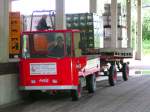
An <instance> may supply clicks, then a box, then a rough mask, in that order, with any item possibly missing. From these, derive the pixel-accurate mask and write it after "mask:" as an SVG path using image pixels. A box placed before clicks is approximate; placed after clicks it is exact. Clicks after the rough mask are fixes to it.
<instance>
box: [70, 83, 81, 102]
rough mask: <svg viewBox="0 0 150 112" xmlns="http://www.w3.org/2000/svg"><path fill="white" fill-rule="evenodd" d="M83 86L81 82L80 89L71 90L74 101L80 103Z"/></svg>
mask: <svg viewBox="0 0 150 112" xmlns="http://www.w3.org/2000/svg"><path fill="white" fill-rule="evenodd" d="M81 92H82V86H81V83H80V82H79V85H78V88H77V89H76V90H71V97H72V101H78V100H79V99H80V98H81Z"/></svg>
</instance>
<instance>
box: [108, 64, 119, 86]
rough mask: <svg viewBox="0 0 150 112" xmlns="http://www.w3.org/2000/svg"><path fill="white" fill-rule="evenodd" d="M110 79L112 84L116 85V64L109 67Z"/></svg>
mask: <svg viewBox="0 0 150 112" xmlns="http://www.w3.org/2000/svg"><path fill="white" fill-rule="evenodd" d="M108 80H109V85H110V86H114V85H115V84H116V82H117V70H116V67H115V65H111V67H110V69H109V76H108Z"/></svg>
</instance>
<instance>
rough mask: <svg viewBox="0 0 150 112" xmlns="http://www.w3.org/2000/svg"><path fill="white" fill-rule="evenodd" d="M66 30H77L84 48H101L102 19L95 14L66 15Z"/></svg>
mask: <svg viewBox="0 0 150 112" xmlns="http://www.w3.org/2000/svg"><path fill="white" fill-rule="evenodd" d="M66 25H67V29H79V30H80V31H81V33H80V34H81V40H82V42H84V44H85V45H84V47H85V48H103V18H102V17H101V16H99V15H97V14H95V13H78V14H67V15H66Z"/></svg>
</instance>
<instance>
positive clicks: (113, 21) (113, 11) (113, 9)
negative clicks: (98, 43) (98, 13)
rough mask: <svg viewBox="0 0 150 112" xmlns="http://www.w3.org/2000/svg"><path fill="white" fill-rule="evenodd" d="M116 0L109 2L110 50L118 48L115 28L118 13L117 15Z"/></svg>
mask: <svg viewBox="0 0 150 112" xmlns="http://www.w3.org/2000/svg"><path fill="white" fill-rule="evenodd" d="M117 12H118V11H117V0H111V34H112V36H111V48H117V46H118V43H117V41H118V36H117V26H118V19H117V18H118V13H117Z"/></svg>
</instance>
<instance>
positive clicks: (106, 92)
mask: <svg viewBox="0 0 150 112" xmlns="http://www.w3.org/2000/svg"><path fill="white" fill-rule="evenodd" d="M137 63H139V62H136V63H134V64H135V65H137ZM144 63H145V62H144ZM135 65H132V71H131V72H130V79H129V81H127V82H124V81H123V80H122V79H121V78H119V79H118V82H117V85H116V86H114V87H110V86H109V85H108V82H107V80H103V81H99V82H98V84H97V91H96V93H95V94H88V93H87V92H86V91H84V93H83V97H82V98H81V99H80V101H78V102H72V101H71V98H70V97H69V95H68V94H67V93H65V94H62V95H56V96H46V97H41V98H40V99H39V100H37V101H26V102H24V103H21V104H18V105H14V106H9V107H7V108H1V109H0V112H150V75H144V74H135V72H134V69H135V68H136V69H139V70H141V65H137V66H138V67H135ZM146 68H147V69H149V70H150V66H149V65H146ZM139 73H140V72H139Z"/></svg>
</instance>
